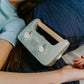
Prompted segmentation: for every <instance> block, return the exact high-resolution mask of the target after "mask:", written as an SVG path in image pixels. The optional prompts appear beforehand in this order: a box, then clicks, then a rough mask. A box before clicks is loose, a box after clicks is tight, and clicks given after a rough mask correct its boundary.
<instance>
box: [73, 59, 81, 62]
mask: <svg viewBox="0 0 84 84" xmlns="http://www.w3.org/2000/svg"><path fill="white" fill-rule="evenodd" d="M79 60H81V58H76V59H74V60H73V61H74V62H77V61H79Z"/></svg>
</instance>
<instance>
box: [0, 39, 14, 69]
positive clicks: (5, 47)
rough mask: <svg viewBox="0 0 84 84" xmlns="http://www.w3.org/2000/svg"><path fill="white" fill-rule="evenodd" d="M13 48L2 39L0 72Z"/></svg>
mask: <svg viewBox="0 0 84 84" xmlns="http://www.w3.org/2000/svg"><path fill="white" fill-rule="evenodd" d="M12 48H13V46H12V45H11V44H10V43H9V42H7V41H5V40H2V39H0V70H1V68H2V66H3V65H4V63H5V62H6V60H7V58H8V55H9V53H10V51H11V50H12Z"/></svg>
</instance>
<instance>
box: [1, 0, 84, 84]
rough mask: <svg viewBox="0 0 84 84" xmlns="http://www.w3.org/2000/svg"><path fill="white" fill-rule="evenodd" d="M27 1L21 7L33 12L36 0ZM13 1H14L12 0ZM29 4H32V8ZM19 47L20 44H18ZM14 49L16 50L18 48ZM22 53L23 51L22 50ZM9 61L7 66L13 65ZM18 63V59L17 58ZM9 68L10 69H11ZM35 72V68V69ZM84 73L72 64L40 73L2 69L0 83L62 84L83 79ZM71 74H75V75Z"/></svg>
mask: <svg viewBox="0 0 84 84" xmlns="http://www.w3.org/2000/svg"><path fill="white" fill-rule="evenodd" d="M14 1H16V0H14ZM14 1H13V3H14ZM20 1H21V0H20ZM37 1H38V0H37ZM27 2H28V3H29V5H28V3H27ZM27 2H25V3H24V4H23V3H22V4H23V7H22V8H21V9H22V10H24V9H25V8H26V11H25V12H26V15H27V14H29V12H31V10H32V9H33V8H32V5H33V4H34V2H36V0H30V1H27ZM11 3H12V1H11ZM30 4H32V5H31V6H30ZM15 5H18V4H17V3H16V4H14V6H15ZM28 6H30V7H31V9H30V7H28ZM34 6H35V4H34V5H33V7H34ZM27 8H28V9H30V11H29V12H28V11H27ZM25 12H22V13H21V12H20V11H19V13H20V14H23V15H24V14H25ZM30 15H31V13H30ZM21 16H22V15H21ZM22 17H26V16H22ZM28 17H29V16H28ZM25 20H26V18H25ZM26 21H27V22H29V21H30V20H28V18H27V20H26ZM17 47H18V45H17ZM21 47H22V46H21ZM18 48H19V47H18ZM14 51H16V49H15V50H14ZM13 54H14V53H12V54H11V55H13ZM15 54H16V53H15ZM20 54H22V52H20ZM26 55H27V57H28V56H29V55H30V54H29V53H26ZM30 56H31V55H30ZM11 57H12V56H11ZM11 57H10V58H9V61H10V59H11V62H12V61H13V59H12V58H11ZM24 57H25V54H24ZM14 60H15V59H14ZM26 60H27V61H29V60H28V59H26ZM32 60H33V59H32ZM9 61H8V62H7V64H6V65H7V66H11V62H9ZM9 63H10V64H9ZM34 63H35V62H34ZM8 64H9V65H8ZM16 64H17V60H16ZM37 64H38V63H36V64H35V65H36V67H38V65H37ZM31 66H32V65H31ZM12 67H13V66H12ZM33 67H34V66H33ZM33 67H32V68H33ZM28 68H29V67H28ZM38 68H39V67H38ZM55 68H56V67H55ZM9 69H11V68H10V67H9ZM9 69H8V71H9ZM11 71H12V70H11ZM37 71H38V70H37ZM44 71H45V70H44ZM29 72H30V71H29ZM32 72H33V71H32ZM34 72H35V70H34ZM83 73H84V70H83V69H81V70H80V69H76V68H75V67H74V66H72V65H67V66H65V67H63V68H61V69H59V70H55V69H54V71H47V72H38V73H13V72H11V73H10V72H3V71H1V72H0V83H1V84H5V83H6V84H7V83H8V84H11V83H12V84H18V83H20V84H23V83H25V84H28V83H29V84H60V83H64V82H70V81H75V80H82V79H84V75H83ZM71 74H73V76H72V75H71ZM4 80H5V81H4Z"/></svg>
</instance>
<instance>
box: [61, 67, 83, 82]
mask: <svg viewBox="0 0 84 84" xmlns="http://www.w3.org/2000/svg"><path fill="white" fill-rule="evenodd" d="M65 67H66V66H65ZM69 67H72V66H69ZM61 70H62V75H63V76H62V83H64V82H71V81H76V80H84V69H77V68H67V69H66V68H65V69H64V68H63V69H61Z"/></svg>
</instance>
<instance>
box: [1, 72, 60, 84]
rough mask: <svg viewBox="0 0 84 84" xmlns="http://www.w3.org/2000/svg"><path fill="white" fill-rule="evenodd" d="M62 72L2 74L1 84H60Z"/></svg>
mask: <svg viewBox="0 0 84 84" xmlns="http://www.w3.org/2000/svg"><path fill="white" fill-rule="evenodd" d="M59 73H60V71H59V70H57V71H50V72H41V73H10V72H0V84H60V83H61V74H59Z"/></svg>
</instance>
